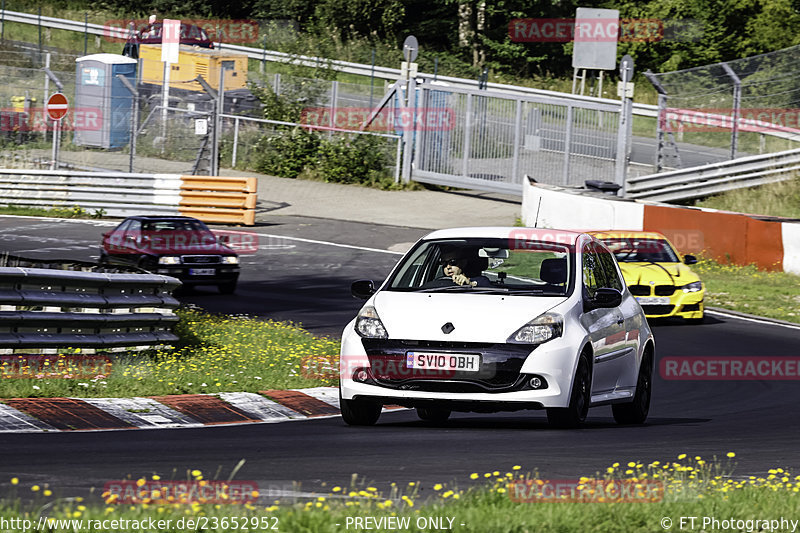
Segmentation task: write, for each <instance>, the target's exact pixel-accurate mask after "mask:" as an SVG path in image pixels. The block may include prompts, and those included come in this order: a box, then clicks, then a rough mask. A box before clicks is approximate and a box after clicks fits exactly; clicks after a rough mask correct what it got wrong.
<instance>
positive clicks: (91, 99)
mask: <svg viewBox="0 0 800 533" xmlns="http://www.w3.org/2000/svg"><path fill="white" fill-rule="evenodd" d="M75 62H76V63H77V65H76V73H75V74H76V76H75V105H74V108H73V109H74V113H75V139H74V142H75V144H77V145H79V146H95V147H98V148H121V147H123V146H125V145H126V144H128V143H129V142H130V136H131V135H130V134H131V113H132V109H133V95H132V94H131V93H130V91H128V89H127V88H126V87H125V86H124V85H123V84H122V82H121V81H120V80H119V78H117V75H120V74H121V75H123V76H124V77H126V78H127V79H128V80H129V81H130V82H131V84H132V85H134V86H136V66H137V64H138V61H136V60H135V59H132V58H130V57H126V56H123V55H118V54H92V55H88V56H83V57H79V58H77V59H76V60H75Z"/></svg>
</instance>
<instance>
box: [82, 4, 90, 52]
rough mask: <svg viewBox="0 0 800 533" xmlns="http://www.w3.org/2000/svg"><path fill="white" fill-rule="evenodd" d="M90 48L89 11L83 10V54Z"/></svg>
mask: <svg viewBox="0 0 800 533" xmlns="http://www.w3.org/2000/svg"><path fill="white" fill-rule="evenodd" d="M88 49H89V13H87V12H86V11H84V12H83V55H86V53H87V50H88Z"/></svg>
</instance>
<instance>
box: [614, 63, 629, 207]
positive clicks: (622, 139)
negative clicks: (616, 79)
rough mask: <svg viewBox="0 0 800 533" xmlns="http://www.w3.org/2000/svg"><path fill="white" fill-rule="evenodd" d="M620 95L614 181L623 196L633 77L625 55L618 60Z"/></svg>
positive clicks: (626, 167) (626, 168) (626, 172)
mask: <svg viewBox="0 0 800 533" xmlns="http://www.w3.org/2000/svg"><path fill="white" fill-rule="evenodd" d="M619 73H620V78H621V81H620V85H621V87H622V96H621V100H620V109H619V131H618V132H617V162H616V166H615V169H614V170H615V172H614V181H615V182H616V184H617V185H619V186H620V189H619V193H618V194H620V195H621V196H625V182H626V180H627V174H628V158H629V154H628V147H629V146H630V135H631V131H632V128H631V121H632V119H633V99H632V98H631V97H629V96H628V83H629V82H630V81H631V79H633V58H631V56H629V55H625V56H624V57H623V58H622V60H621V61H620V62H619Z"/></svg>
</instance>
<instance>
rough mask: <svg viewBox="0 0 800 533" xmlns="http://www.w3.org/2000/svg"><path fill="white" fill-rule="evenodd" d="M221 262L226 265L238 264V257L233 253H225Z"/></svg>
mask: <svg viewBox="0 0 800 533" xmlns="http://www.w3.org/2000/svg"><path fill="white" fill-rule="evenodd" d="M222 263H223V264H226V265H238V264H239V258H238V257H236V256H235V255H226V256H225V257H223V258H222Z"/></svg>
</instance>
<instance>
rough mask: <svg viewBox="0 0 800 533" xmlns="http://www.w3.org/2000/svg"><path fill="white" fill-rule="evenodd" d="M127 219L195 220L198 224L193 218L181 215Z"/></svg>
mask: <svg viewBox="0 0 800 533" xmlns="http://www.w3.org/2000/svg"><path fill="white" fill-rule="evenodd" d="M127 218H128V219H134V220H197V221H198V222H200V221H199V220H198V219H196V218H194V217H186V216H183V215H134V216H130V217H127Z"/></svg>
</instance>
